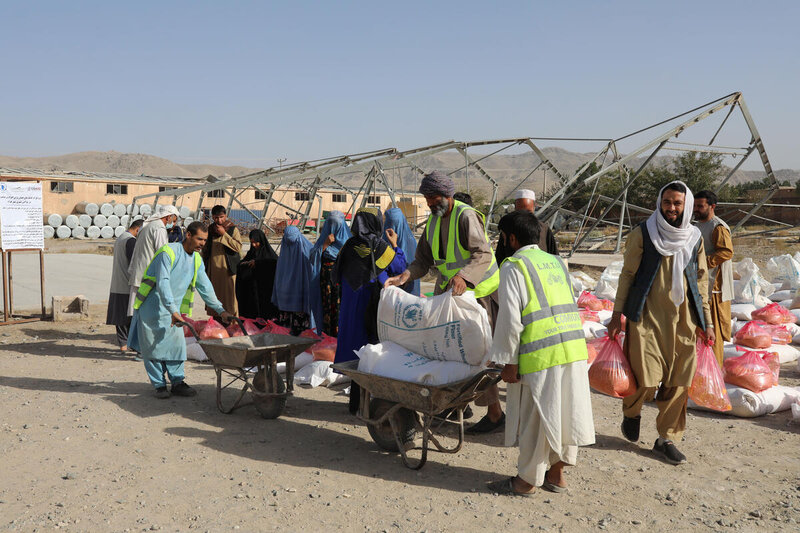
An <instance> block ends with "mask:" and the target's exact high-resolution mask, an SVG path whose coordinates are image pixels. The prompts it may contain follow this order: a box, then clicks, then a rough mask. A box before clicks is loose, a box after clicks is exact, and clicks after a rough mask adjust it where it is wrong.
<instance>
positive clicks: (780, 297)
mask: <svg viewBox="0 0 800 533" xmlns="http://www.w3.org/2000/svg"><path fill="white" fill-rule="evenodd" d="M792 295H794V291H793V290H791V289H790V290H782V291H775V292H773V293H772V294H770V295H769V299H770V301H773V302H782V301H784V300H789V303H791V299H792Z"/></svg>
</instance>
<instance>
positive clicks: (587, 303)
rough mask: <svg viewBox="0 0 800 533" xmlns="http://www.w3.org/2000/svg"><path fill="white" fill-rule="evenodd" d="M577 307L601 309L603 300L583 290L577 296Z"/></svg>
mask: <svg viewBox="0 0 800 533" xmlns="http://www.w3.org/2000/svg"><path fill="white" fill-rule="evenodd" d="M578 307H582V308H585V309H589V310H591V311H601V310H602V309H603V302H601V301H600V300H599V299H598V298H597V296H595V295H594V294H592V293H591V292H589V291H583V292H582V293H581V295H580V296H578Z"/></svg>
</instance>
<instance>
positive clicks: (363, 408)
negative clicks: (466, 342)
mask: <svg viewBox="0 0 800 533" xmlns="http://www.w3.org/2000/svg"><path fill="white" fill-rule="evenodd" d="M333 369H334V370H337V371H339V372H341V373H342V374H345V375H346V376H349V377H350V379H352V380H353V381H354V382H356V383H357V384H358V385H359V386H360V387H361V398H360V404H359V412H358V414H357V415H356V416H357V417H358V418H359V420H362V421H364V422H365V423H366V424H367V430H368V431H369V434H370V436H371V437H372V440H374V441H375V444H377V445H378V446H379V447H381V448H383V449H384V450H387V451H391V452H400V456H401V457H402V460H403V464H404V465H405V466H407V467H408V468H411V469H412V470H419V469H420V468H422V467H423V466H424V465H425V462H426V461H427V460H428V447H429V444H430V443H433V445H434V446H435V447H436V449H437V450H438V451H440V452H443V453H458V451H459V450H461V447H462V445H463V444H464V407H466V405H467V404H468V403H469V402H471V401H473V400H474V399H475V398H477V397H478V396H480V395H481V394H483V392H484V391H485V390H486V389H487V388H488V387H490V386H491V385H494V384H495V383H497V382H498V381H500V370H498V369H494V368H487V369H484V370H482V371H481V372H479V373H478V374H476V375H474V376H473V377H471V378H468V379H465V380H462V381H457V382H454V383H447V384H445V385H424V384H421V383H414V382H410V381H401V380H399V379H394V378H387V377H384V376H378V375H375V374H367V373H365V372H360V371H359V370H358V361H357V360H356V361H348V362H346V363H339V364H335V365H333ZM454 410H455V412H456V413H457V414H458V420H457V422H456V423H457V425H458V442H457V443H456V444H455V445H454V446H450V447H447V446H445V445H444V444H442V442H441V441H440V440H439V439H438V438H437V435H436V433H435V432H436V430H437V429H438V428H439V427H440V426H441V425H442V424H444V423H445V420H444V419H441V418H438V417H437V416H436V415H439V414H441V413H442V412H453V411H454ZM435 421H438V424H436V423H435ZM418 431H419V432H421V433H422V455H421V457H420V458H419V459H416V460H415V459H412V458H410V457H409V456H408V453H407V452H408V451H410V450H411V449H413V439H414V435H415V434H416V433H417V432H418Z"/></svg>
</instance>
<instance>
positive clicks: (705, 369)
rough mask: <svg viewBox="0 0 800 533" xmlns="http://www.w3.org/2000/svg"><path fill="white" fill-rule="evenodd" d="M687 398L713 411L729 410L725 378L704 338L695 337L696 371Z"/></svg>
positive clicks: (729, 402)
mask: <svg viewBox="0 0 800 533" xmlns="http://www.w3.org/2000/svg"><path fill="white" fill-rule="evenodd" d="M689 398H691V399H692V401H693V402H694V403H696V404H697V405H699V406H701V407H706V408H708V409H713V410H715V411H730V410H731V400H730V398H728V391H727V390H726V389H725V380H724V379H723V378H722V370H720V368H719V364H718V363H717V358H716V357H715V356H714V350H713V349H712V348H711V346H709V345H708V344H706V343H705V339H703V338H701V337H699V336H698V338H697V372H695V374H694V378H693V379H692V385H691V386H690V387H689Z"/></svg>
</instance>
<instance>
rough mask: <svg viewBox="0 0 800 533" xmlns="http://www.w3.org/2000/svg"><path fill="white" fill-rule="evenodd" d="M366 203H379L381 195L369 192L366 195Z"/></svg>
mask: <svg viewBox="0 0 800 533" xmlns="http://www.w3.org/2000/svg"><path fill="white" fill-rule="evenodd" d="M367 203H368V204H379V203H381V197H380V195H378V194H370V195H369V196H367Z"/></svg>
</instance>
